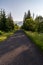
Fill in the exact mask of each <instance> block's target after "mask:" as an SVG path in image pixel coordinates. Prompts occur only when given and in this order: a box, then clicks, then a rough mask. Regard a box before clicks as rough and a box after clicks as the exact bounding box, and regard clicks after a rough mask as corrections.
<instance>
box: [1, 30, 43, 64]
mask: <svg viewBox="0 0 43 65" xmlns="http://www.w3.org/2000/svg"><path fill="white" fill-rule="evenodd" d="M0 65H43V53H42V52H41V51H40V50H39V49H38V48H37V47H36V46H35V44H34V43H32V42H31V40H30V39H29V38H28V37H27V36H26V35H25V34H24V32H23V31H22V30H18V31H17V32H16V33H15V34H13V35H12V36H11V37H9V38H8V39H6V40H5V41H3V42H0Z"/></svg>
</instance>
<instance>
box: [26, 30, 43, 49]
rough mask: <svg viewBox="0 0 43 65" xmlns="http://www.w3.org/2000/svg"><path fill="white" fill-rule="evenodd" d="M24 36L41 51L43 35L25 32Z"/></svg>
mask: <svg viewBox="0 0 43 65" xmlns="http://www.w3.org/2000/svg"><path fill="white" fill-rule="evenodd" d="M25 34H26V35H27V36H28V37H29V38H30V39H31V40H32V41H33V42H34V43H35V44H36V45H37V46H38V47H39V48H40V49H41V50H43V33H40V34H39V33H37V32H31V31H25Z"/></svg>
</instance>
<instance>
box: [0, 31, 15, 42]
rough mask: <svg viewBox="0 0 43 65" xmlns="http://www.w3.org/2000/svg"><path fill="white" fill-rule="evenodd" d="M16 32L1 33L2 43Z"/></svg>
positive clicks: (0, 39)
mask: <svg viewBox="0 0 43 65" xmlns="http://www.w3.org/2000/svg"><path fill="white" fill-rule="evenodd" d="M14 32H15V31H11V32H2V31H1V32H0V42H1V41H4V40H6V39H7V38H8V37H10V36H11V35H13V34H14Z"/></svg>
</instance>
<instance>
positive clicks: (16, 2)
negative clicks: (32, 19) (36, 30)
mask: <svg viewBox="0 0 43 65" xmlns="http://www.w3.org/2000/svg"><path fill="white" fill-rule="evenodd" d="M0 9H5V11H6V14H8V13H10V12H11V14H12V17H13V19H14V21H22V20H23V16H24V13H25V12H27V11H28V10H30V11H31V15H33V13H34V14H35V16H37V15H41V16H43V0H0Z"/></svg>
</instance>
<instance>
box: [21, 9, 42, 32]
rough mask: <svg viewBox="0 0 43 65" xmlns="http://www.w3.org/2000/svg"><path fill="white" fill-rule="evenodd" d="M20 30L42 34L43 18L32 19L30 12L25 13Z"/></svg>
mask: <svg viewBox="0 0 43 65" xmlns="http://www.w3.org/2000/svg"><path fill="white" fill-rule="evenodd" d="M22 28H23V29H25V30H28V31H36V32H43V17H42V16H36V18H35V19H34V14H33V17H32V16H31V12H30V10H29V11H28V13H26V12H25V14H24V18H23V26H22Z"/></svg>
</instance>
